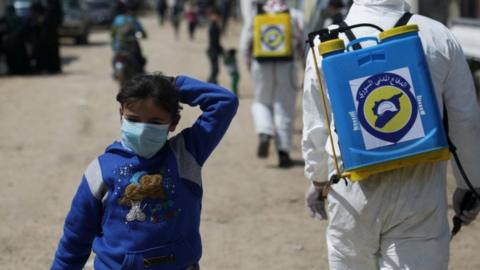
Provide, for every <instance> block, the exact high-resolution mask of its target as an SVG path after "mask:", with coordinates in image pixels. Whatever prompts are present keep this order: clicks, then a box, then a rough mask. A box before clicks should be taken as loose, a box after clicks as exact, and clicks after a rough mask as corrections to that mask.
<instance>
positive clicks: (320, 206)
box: [305, 183, 328, 220]
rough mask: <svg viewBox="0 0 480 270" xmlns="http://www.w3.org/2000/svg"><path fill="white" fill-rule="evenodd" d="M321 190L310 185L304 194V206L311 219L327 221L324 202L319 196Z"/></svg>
mask: <svg viewBox="0 0 480 270" xmlns="http://www.w3.org/2000/svg"><path fill="white" fill-rule="evenodd" d="M321 193H322V188H321V187H317V186H315V185H314V184H313V183H312V184H310V187H308V189H307V191H306V192H305V205H306V207H307V209H308V212H309V213H310V216H311V217H312V218H317V219H320V220H324V219H328V217H327V212H326V211H325V200H324V199H322V196H321Z"/></svg>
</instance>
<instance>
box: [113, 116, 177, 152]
mask: <svg viewBox="0 0 480 270" xmlns="http://www.w3.org/2000/svg"><path fill="white" fill-rule="evenodd" d="M169 127H170V124H163V125H162V124H150V123H143V122H132V121H129V120H127V119H125V118H124V117H122V127H121V131H122V142H123V144H124V145H125V146H126V147H128V148H129V149H130V150H132V151H134V152H135V153H137V154H138V155H139V156H141V157H143V158H146V159H149V158H151V157H153V156H154V155H155V154H156V153H157V152H158V151H160V149H162V147H163V146H164V145H165V142H166V141H167V137H168V131H169Z"/></svg>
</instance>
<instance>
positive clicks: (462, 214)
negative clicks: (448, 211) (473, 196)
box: [453, 188, 480, 225]
mask: <svg viewBox="0 0 480 270" xmlns="http://www.w3.org/2000/svg"><path fill="white" fill-rule="evenodd" d="M475 190H476V191H477V193H480V188H477V189H475ZM468 191H469V190H468V189H463V188H457V189H456V190H455V192H454V193H453V210H454V211H455V215H456V216H457V217H459V218H460V219H461V220H462V222H463V224H464V225H468V224H470V223H471V222H472V221H474V220H475V218H477V215H478V213H479V212H480V201H479V200H478V199H477V200H476V201H475V205H474V207H473V208H472V209H470V210H463V211H460V207H461V204H462V201H463V199H464V197H465V194H467V192H468Z"/></svg>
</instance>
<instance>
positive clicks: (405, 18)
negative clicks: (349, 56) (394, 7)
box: [338, 12, 413, 50]
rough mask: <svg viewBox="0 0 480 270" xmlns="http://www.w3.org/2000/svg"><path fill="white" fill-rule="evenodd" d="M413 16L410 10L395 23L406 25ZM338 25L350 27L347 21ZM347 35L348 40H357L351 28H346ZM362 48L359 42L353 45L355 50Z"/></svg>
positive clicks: (396, 25)
mask: <svg viewBox="0 0 480 270" xmlns="http://www.w3.org/2000/svg"><path fill="white" fill-rule="evenodd" d="M412 16H413V14H412V13H410V12H405V13H403V15H402V17H400V19H398V21H397V22H396V23H395V26H394V27H398V26H403V25H406V24H407V23H408V21H409V20H410V18H412ZM338 26H339V27H342V28H343V27H348V25H347V23H346V22H345V21H343V22H341V23H339V24H338ZM345 35H346V36H347V38H348V41H352V40H355V39H356V38H357V37H356V36H355V34H354V33H353V32H352V30H351V29H347V30H345ZM361 48H362V45H360V44H359V43H356V44H354V45H353V49H354V50H358V49H361Z"/></svg>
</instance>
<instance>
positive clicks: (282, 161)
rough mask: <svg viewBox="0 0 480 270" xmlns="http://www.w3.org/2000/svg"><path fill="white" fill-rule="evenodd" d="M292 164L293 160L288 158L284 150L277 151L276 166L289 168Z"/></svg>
mask: <svg viewBox="0 0 480 270" xmlns="http://www.w3.org/2000/svg"><path fill="white" fill-rule="evenodd" d="M292 166H293V161H292V160H291V159H290V155H289V154H288V153H287V152H284V151H278V167H280V168H284V169H286V168H290V167H292Z"/></svg>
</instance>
